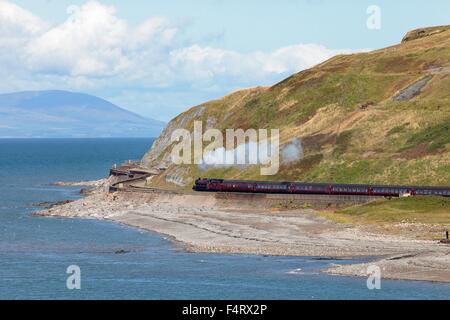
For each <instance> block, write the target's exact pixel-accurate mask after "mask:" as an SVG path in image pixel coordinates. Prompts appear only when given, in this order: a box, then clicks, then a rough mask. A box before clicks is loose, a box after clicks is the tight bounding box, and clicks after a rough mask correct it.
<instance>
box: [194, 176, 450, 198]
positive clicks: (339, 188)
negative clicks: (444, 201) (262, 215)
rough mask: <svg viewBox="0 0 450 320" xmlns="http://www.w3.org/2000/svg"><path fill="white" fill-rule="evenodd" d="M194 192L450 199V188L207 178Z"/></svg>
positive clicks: (197, 182) (197, 184) (199, 183)
mask: <svg viewBox="0 0 450 320" xmlns="http://www.w3.org/2000/svg"><path fill="white" fill-rule="evenodd" d="M193 190H195V191H210V192H248V193H268V194H315V195H352V196H378V197H402V196H416V195H418V196H419V195H420V196H444V197H450V187H431V186H397V185H365V184H329V183H301V182H273V181H246V180H224V179H208V178H198V179H197V180H195V184H194V186H193Z"/></svg>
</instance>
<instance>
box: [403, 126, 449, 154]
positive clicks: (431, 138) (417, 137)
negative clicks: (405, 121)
mask: <svg viewBox="0 0 450 320" xmlns="http://www.w3.org/2000/svg"><path fill="white" fill-rule="evenodd" d="M421 143H427V144H428V146H427V150H428V151H429V152H433V151H437V150H440V149H443V148H444V147H445V146H446V145H447V144H449V143H450V120H449V121H445V122H441V123H438V124H435V125H432V126H429V127H427V128H424V129H422V130H420V131H419V132H417V133H414V134H413V135H412V136H411V137H410V138H409V139H408V141H407V148H412V147H414V146H416V145H418V144H421Z"/></svg>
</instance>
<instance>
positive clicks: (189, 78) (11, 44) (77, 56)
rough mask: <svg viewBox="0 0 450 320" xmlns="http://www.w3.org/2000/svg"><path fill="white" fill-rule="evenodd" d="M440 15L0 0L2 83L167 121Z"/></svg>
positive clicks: (392, 7)
mask: <svg viewBox="0 0 450 320" xmlns="http://www.w3.org/2000/svg"><path fill="white" fill-rule="evenodd" d="M445 24H450V1H448V0H428V1H419V0H396V1H392V0H370V1H366V0H341V1H336V0H279V1H274V0H273V1H268V0H259V1H257V0H246V1H243V0H191V1H186V0H166V1H149V0H146V1H138V0H134V1H133V0H131V1H118V0H109V1H108V0H102V1H86V0H69V1H67V0H14V1H13V0H11V1H10V0H0V77H1V79H2V81H0V93H7V92H14V91H25V90H48V89H59V90H70V91H77V92H84V93H89V94H93V95H96V96H99V97H102V98H104V99H107V100H109V101H111V102H113V103H115V104H117V105H119V106H121V107H123V108H125V109H128V110H131V111H133V112H136V113H139V114H141V115H144V116H147V117H151V118H154V119H158V120H163V121H168V120H170V119H171V118H172V117H174V116H176V115H177V114H179V113H180V112H182V111H184V110H186V109H187V108H189V107H191V106H194V105H198V104H200V103H202V102H205V101H208V100H211V99H215V98H219V97H221V96H223V95H225V94H227V93H229V92H230V91H234V90H237V89H239V88H246V87H253V86H258V85H270V84H274V83H276V82H278V81H280V80H282V79H284V78H286V77H287V76H289V75H291V74H293V73H295V72H298V71H301V70H303V69H306V68H310V67H312V66H314V65H315V64H317V63H320V62H323V61H325V60H326V59H329V58H331V57H332V56H334V55H336V54H341V53H346V54H348V53H353V52H360V51H367V50H370V49H377V48H381V47H386V46H390V45H393V44H396V43H398V42H399V41H400V40H401V38H402V37H403V36H404V34H405V33H406V32H407V31H409V30H412V29H414V28H418V27H424V26H433V25H445Z"/></svg>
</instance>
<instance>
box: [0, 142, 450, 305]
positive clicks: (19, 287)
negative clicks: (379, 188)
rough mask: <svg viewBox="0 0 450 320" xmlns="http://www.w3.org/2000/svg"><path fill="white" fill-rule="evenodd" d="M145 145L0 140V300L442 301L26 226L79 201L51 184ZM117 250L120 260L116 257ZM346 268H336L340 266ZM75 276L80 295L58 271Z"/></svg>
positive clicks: (123, 232)
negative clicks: (46, 208) (41, 213)
mask: <svg viewBox="0 0 450 320" xmlns="http://www.w3.org/2000/svg"><path fill="white" fill-rule="evenodd" d="M151 143H152V140H149V139H90V140H83V139H80V140H78V139H67V140H66V139H64V140H63V139H62V140H57V139H55V140H48V139H43V140H0V299H21V298H22V299H433V298H434V299H448V298H450V285H447V284H438V283H427V282H414V281H387V280H386V281H384V280H382V284H381V286H382V288H381V290H373V291H371V290H368V289H367V286H366V279H364V278H355V277H334V276H329V275H325V274H323V273H320V272H319V269H321V268H324V267H327V266H328V265H329V264H331V263H336V262H337V261H332V260H319V259H314V258H305V257H271V256H254V255H221V254H220V255H219V254H196V253H187V252H184V251H183V250H182V249H181V248H179V247H177V246H176V245H174V244H173V243H171V242H170V241H168V240H166V239H165V238H164V237H162V236H160V235H158V234H154V233H149V232H143V231H140V230H137V229H133V228H129V227H126V226H122V225H119V224H115V223H111V222H104V221H95V220H80V219H62V218H44V217H36V216H32V212H33V211H34V210H36V208H33V207H32V205H31V204H32V203H33V202H39V201H60V200H65V199H76V198H79V194H78V192H79V188H78V187H77V188H74V187H64V188H61V187H53V186H50V185H49V184H50V183H51V182H55V181H79V180H91V179H98V178H102V177H104V176H105V175H107V173H108V169H109V167H110V166H111V165H112V164H113V163H119V162H121V161H123V160H126V159H138V158H140V157H141V156H142V155H143V154H144V152H145V151H146V150H147V149H148V148H149V147H150V145H151ZM118 250H125V251H126V252H128V253H125V254H117V253H116V251H118ZM350 262H351V261H340V263H350ZM69 265H78V266H79V267H80V268H81V289H80V290H68V289H67V287H66V279H67V276H68V275H67V274H66V270H67V267H68V266H69Z"/></svg>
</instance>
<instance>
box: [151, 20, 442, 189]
mask: <svg viewBox="0 0 450 320" xmlns="http://www.w3.org/2000/svg"><path fill="white" fill-rule="evenodd" d="M420 30H425V31H423V32H421V31H420ZM420 30H419V31H417V30H416V31H412V32H410V33H408V35H407V36H405V38H404V39H403V41H402V42H401V43H400V44H398V45H396V46H392V47H388V48H385V49H380V50H375V51H372V52H368V53H359V54H353V55H340V56H336V57H334V58H332V59H330V60H328V61H326V62H324V63H322V64H319V65H317V66H315V67H313V68H311V69H308V70H304V71H302V72H299V73H297V74H294V75H292V76H291V77H289V78H287V79H285V80H283V81H281V82H280V83H277V84H275V85H273V86H271V87H264V88H263V87H258V88H253V89H245V90H241V91H238V92H234V93H231V94H229V95H227V96H225V97H223V98H221V99H218V100H214V101H210V102H207V103H204V104H202V105H200V106H196V107H193V108H191V109H189V110H188V111H186V112H184V113H182V114H180V115H179V116H177V117H176V118H175V119H173V120H172V121H171V122H170V123H169V125H168V126H167V127H166V129H165V130H164V131H163V133H162V134H161V136H160V137H159V139H158V140H157V141H156V142H155V144H154V146H153V147H152V149H151V150H150V151H149V152H148V153H147V154H146V155H145V157H144V159H143V161H144V162H145V163H146V165H147V166H149V167H155V166H160V167H164V168H165V170H163V171H162V173H161V174H160V175H159V176H157V177H155V178H154V179H153V180H152V182H151V183H152V184H154V185H164V186H177V187H180V186H181V187H186V188H188V187H189V186H190V184H191V182H192V180H193V178H195V177H196V176H208V177H225V178H245V179H271V180H303V181H315V182H343V183H344V182H345V183H401V184H430V185H449V184H450V145H449V143H450V140H449V139H450V138H449V137H450V134H449V126H450V27H448V26H447V27H435V28H426V29H420ZM194 120H200V121H203V123H204V127H206V128H209V127H214V128H217V129H219V130H221V131H224V130H225V129H226V128H235V129H237V128H242V129H244V130H246V129H248V128H255V129H259V128H279V129H280V135H281V142H282V144H287V143H289V142H290V141H292V140H293V139H300V141H301V144H302V147H303V153H304V157H303V158H302V159H298V160H296V161H290V162H288V163H283V164H282V165H281V167H280V170H279V172H278V174H277V175H275V176H272V177H264V176H260V174H259V170H258V167H257V166H247V167H245V168H242V167H215V168H207V169H202V168H200V167H199V166H197V165H173V164H172V163H171V158H170V151H171V149H172V144H171V142H170V138H171V133H172V132H173V130H174V129H176V128H186V129H189V130H190V131H192V128H193V122H194ZM206 128H204V129H206Z"/></svg>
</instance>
